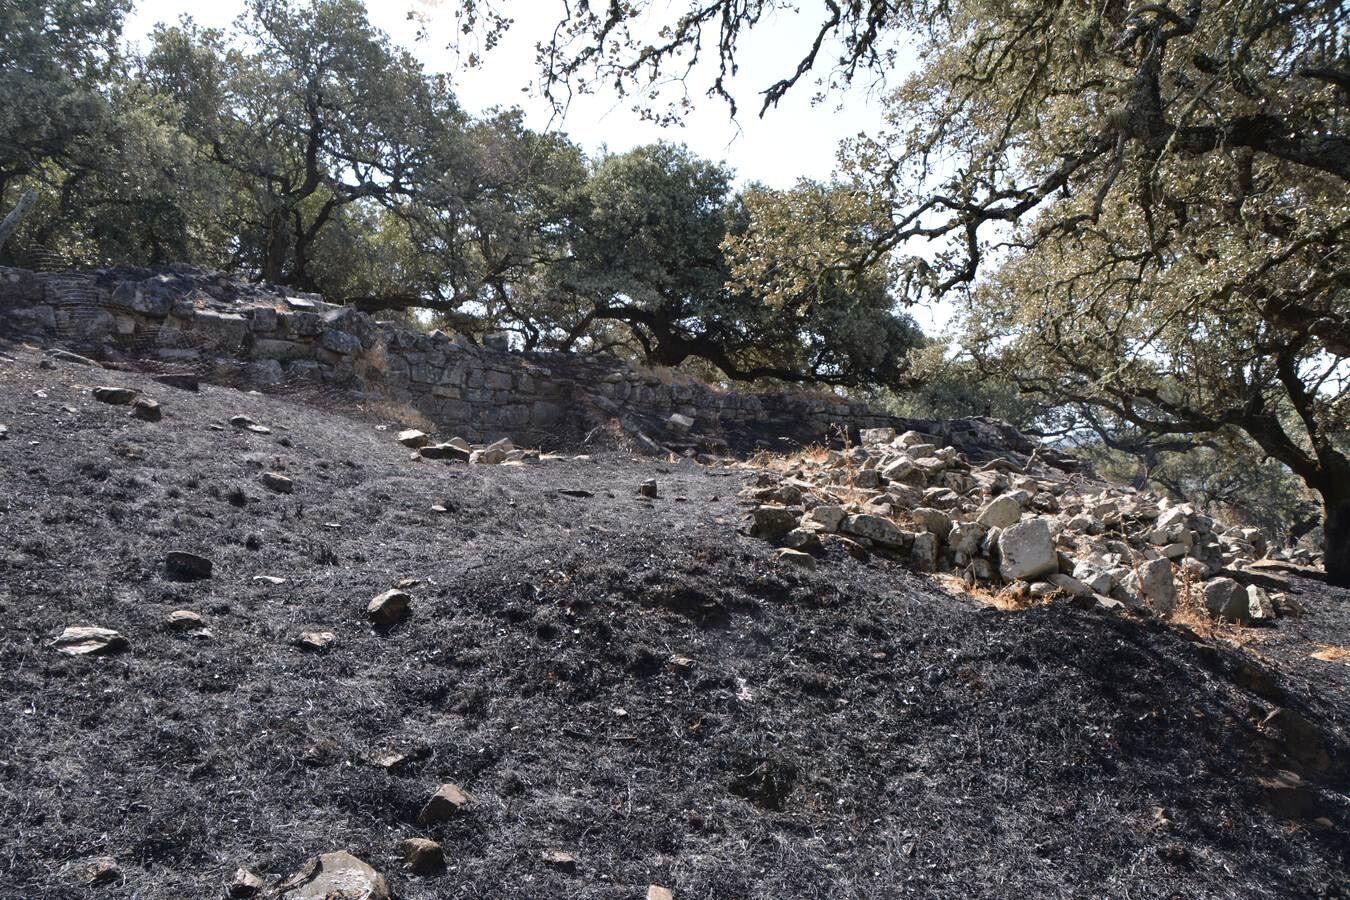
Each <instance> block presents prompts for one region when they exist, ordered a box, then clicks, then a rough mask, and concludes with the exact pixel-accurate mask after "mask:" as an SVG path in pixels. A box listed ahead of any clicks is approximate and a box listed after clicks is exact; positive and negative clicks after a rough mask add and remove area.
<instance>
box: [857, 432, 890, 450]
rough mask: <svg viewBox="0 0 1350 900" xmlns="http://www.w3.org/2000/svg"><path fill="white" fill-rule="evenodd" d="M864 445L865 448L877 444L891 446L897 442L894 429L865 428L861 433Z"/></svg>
mask: <svg viewBox="0 0 1350 900" xmlns="http://www.w3.org/2000/svg"><path fill="white" fill-rule="evenodd" d="M860 436H861V438H862V444H863V446H864V447H869V446H874V445H876V444H889V443H890V442H891V441H893V440H895V429H894V428H864V429H862V431H861V432H860Z"/></svg>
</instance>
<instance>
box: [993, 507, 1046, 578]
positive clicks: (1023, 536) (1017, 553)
mask: <svg viewBox="0 0 1350 900" xmlns="http://www.w3.org/2000/svg"><path fill="white" fill-rule="evenodd" d="M998 551H999V559H1000V563H999V572H1000V573H1001V574H1002V575H1003V577H1004V578H1006V579H1008V580H1009V581H1014V580H1018V579H1020V580H1023V581H1032V580H1034V579H1036V578H1039V577H1041V576H1044V575H1049V574H1051V573H1053V572H1057V571H1059V555H1058V554H1057V553H1056V552H1055V542H1054V539H1053V538H1052V537H1051V536H1050V526H1049V525H1048V524H1047V523H1046V521H1045V519H1041V518H1034V519H1028V520H1027V521H1025V522H1020V523H1018V524H1016V525H1013V526H1011V527H1010V528H1005V529H1003V531H1002V533H1000V534H999V537H998Z"/></svg>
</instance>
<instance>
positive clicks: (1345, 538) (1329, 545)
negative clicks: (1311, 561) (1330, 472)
mask: <svg viewBox="0 0 1350 900" xmlns="http://www.w3.org/2000/svg"><path fill="white" fill-rule="evenodd" d="M1325 501H1326V521H1325V523H1324V524H1323V526H1322V530H1323V533H1324V541H1323V547H1322V549H1323V553H1324V562H1323V568H1325V569H1326V572H1327V581H1328V582H1330V583H1331V584H1334V585H1336V586H1337V587H1350V495H1347V496H1328V497H1326V498H1325Z"/></svg>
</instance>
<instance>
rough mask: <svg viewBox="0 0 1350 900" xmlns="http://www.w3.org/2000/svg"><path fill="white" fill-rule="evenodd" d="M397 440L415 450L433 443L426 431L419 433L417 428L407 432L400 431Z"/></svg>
mask: <svg viewBox="0 0 1350 900" xmlns="http://www.w3.org/2000/svg"><path fill="white" fill-rule="evenodd" d="M396 440H397V441H398V442H399V443H400V444H402V445H403V446H405V447H411V448H413V449H414V450H416V449H418V448H419V447H425V446H426V445H427V444H429V443H431V438H429V437H427V434H426V432H425V431H418V430H417V429H416V428H409V429H407V430H406V431H400V432H399V433H398V437H397V438H396Z"/></svg>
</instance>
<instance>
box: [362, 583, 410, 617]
mask: <svg viewBox="0 0 1350 900" xmlns="http://www.w3.org/2000/svg"><path fill="white" fill-rule="evenodd" d="M411 612H412V597H410V596H408V594H407V593H406V592H404V591H400V590H398V589H397V588H394V589H393V590H388V591H385V592H384V593H383V594H380V595H379V596H377V597H375V598H374V599H372V600H371V601H370V603H369V604H367V606H366V617H367V618H368V619H370V621H371V622H372V623H374V624H375V625H385V626H387V625H394V624H397V623H398V622H401V621H403V620H404V619H406V618H407V617H408V615H409V613H411Z"/></svg>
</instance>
